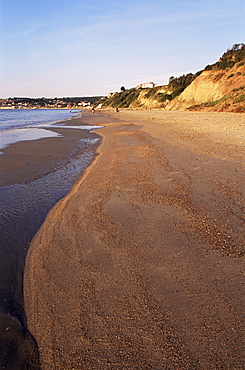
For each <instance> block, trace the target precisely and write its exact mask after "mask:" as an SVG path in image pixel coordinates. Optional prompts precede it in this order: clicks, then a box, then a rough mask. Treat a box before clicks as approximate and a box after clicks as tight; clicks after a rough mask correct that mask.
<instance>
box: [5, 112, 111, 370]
mask: <svg viewBox="0 0 245 370" xmlns="http://www.w3.org/2000/svg"><path fill="white" fill-rule="evenodd" d="M90 115H91V113H90ZM92 121H93V119H92V117H91V122H92ZM98 121H100V123H102V124H103V117H101V120H98ZM106 122H108V119H107V120H106ZM61 124H62V125H65V126H66V128H58V126H60V125H61ZM86 125H87V123H86V118H85V117H76V118H74V119H70V120H67V121H62V123H59V122H57V124H56V125H53V126H52V130H53V131H57V132H59V134H61V135H62V136H60V137H52V138H42V139H39V140H31V141H21V142H17V143H14V144H12V145H10V146H8V147H6V148H4V149H2V150H1V151H2V152H3V154H1V155H0V168H1V179H0V199H1V201H0V203H1V207H0V208H1V212H0V235H1V238H0V367H1V368H6V369H16V370H17V369H23V368H24V367H25V366H26V368H36V362H37V354H36V344H35V341H33V338H32V337H31V336H30V333H29V332H28V330H27V326H26V315H25V311H24V302H23V301H24V299H23V284H22V281H23V274H24V263H25V256H26V254H27V250H28V247H29V244H30V242H31V239H32V238H33V236H34V235H35V233H36V232H37V230H38V228H39V227H40V226H41V224H42V223H43V221H44V219H45V216H46V215H47V213H48V211H49V210H50V209H51V208H52V207H53V206H54V205H55V203H56V202H57V201H58V200H59V199H61V198H62V197H64V196H65V195H66V194H67V193H68V191H69V189H70V188H71V186H72V185H73V184H74V183H75V181H76V179H77V177H78V176H79V177H80V176H81V174H82V172H83V170H84V169H85V168H86V167H87V166H88V165H89V164H90V163H91V162H92V160H93V158H94V156H95V153H94V151H95V149H96V147H97V146H98V145H99V141H98V140H99V137H98V135H96V134H95V133H94V134H91V133H90V132H89V130H80V129H74V128H72V127H77V126H79V127H84V126H86ZM67 126H69V127H70V128H67ZM62 127H63V126H62ZM48 129H49V130H51V128H47V130H48ZM37 130H38V129H37ZM34 364H35V366H34ZM33 366H34V367H33Z"/></svg>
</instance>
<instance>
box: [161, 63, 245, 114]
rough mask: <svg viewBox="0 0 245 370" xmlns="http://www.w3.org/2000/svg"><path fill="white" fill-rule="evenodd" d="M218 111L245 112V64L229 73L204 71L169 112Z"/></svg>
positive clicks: (172, 103) (173, 103) (171, 103)
mask: <svg viewBox="0 0 245 370" xmlns="http://www.w3.org/2000/svg"><path fill="white" fill-rule="evenodd" d="M190 107H191V109H195V110H201V109H205V110H216V111H233V112H236V111H237V112H239V111H240V112H245V63H244V64H242V63H238V64H236V65H235V66H234V67H232V68H229V69H226V70H216V71H215V70H211V71H203V72H202V73H201V74H200V76H198V77H197V78H196V79H195V80H194V81H193V82H192V83H191V84H190V85H189V86H188V87H187V88H186V89H185V90H184V91H183V93H181V94H180V95H179V96H178V97H177V98H175V99H174V100H172V101H171V102H169V104H168V105H167V106H166V109H167V110H180V109H182V110H184V109H187V108H190Z"/></svg>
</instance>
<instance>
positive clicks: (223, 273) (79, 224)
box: [24, 110, 245, 369]
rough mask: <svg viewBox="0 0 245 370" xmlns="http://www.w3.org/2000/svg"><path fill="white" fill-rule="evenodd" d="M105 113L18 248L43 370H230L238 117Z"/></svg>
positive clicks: (239, 260)
mask: <svg viewBox="0 0 245 370" xmlns="http://www.w3.org/2000/svg"><path fill="white" fill-rule="evenodd" d="M108 115H109V116H110V123H108V124H106V125H105V128H103V129H102V130H100V132H99V134H100V135H101V136H102V137H103V140H102V143H101V145H100V146H99V148H98V153H99V156H97V157H96V159H95V160H94V162H93V163H92V165H90V166H89V167H88V168H87V169H86V171H85V173H84V174H83V176H82V177H81V178H80V179H79V180H78V181H77V182H76V184H75V185H74V186H73V188H72V189H71V191H70V192H69V193H68V195H67V196H66V197H65V198H63V199H62V200H60V201H59V202H58V203H57V204H56V205H55V206H54V207H53V208H52V210H51V211H50V212H49V214H48V216H47V218H46V220H45V222H44V224H43V225H42V227H41V228H40V229H39V231H38V233H37V234H36V235H35V237H34V239H33V240H32V244H31V247H30V249H29V252H28V256H27V260H26V268H25V277H24V293H25V307H26V312H27V318H28V326H29V329H30V331H31V332H32V334H33V335H34V336H35V338H36V340H37V342H38V345H39V350H40V355H41V365H42V368H43V369H59V368H60V369H61V368H62V369H71V368H73V369H81V368H86V369H106V368H111V369H113V368H114V369H122V368H128V369H142V368H148V367H149V368H169V369H190V368H191V369H200V368H201V369H202V368H203V369H207V368H211V367H212V366H215V368H217V369H221V368H231V367H232V368H242V367H243V366H244V364H245V358H244V356H245V353H244V348H243V346H242V343H243V340H244V339H245V338H244V319H245V317H244V310H243V308H244V296H243V279H244V273H245V272H244V265H243V264H244V244H243V243H244V241H243V240H242V235H243V234H242V231H244V223H243V221H242V207H244V186H243V185H244V141H243V140H244V133H245V132H244V128H245V125H244V124H245V122H244V116H243V115H238V114H235V115H234V116H233V115H232V114H223V113H221V114H220V113H216V114H215V113H212V114H207V113H196V112H178V113H177V112H162V111H147V112H146V111H135V112H134V111H129V110H127V111H126V110H125V111H121V112H119V114H116V113H114V112H110V111H109V110H106V111H104V112H102V113H100V112H99V113H97V112H96V114H95V115H94V116H88V122H90V121H91V120H92V121H93V124H94V122H96V124H97V121H98V120H99V119H100V118H101V117H104V116H107V117H108ZM242 135H243V136H242Z"/></svg>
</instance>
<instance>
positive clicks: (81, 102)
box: [0, 96, 102, 109]
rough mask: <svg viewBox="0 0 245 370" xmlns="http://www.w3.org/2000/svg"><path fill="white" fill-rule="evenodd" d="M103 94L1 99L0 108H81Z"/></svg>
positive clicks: (87, 105)
mask: <svg viewBox="0 0 245 370" xmlns="http://www.w3.org/2000/svg"><path fill="white" fill-rule="evenodd" d="M100 98H102V96H92V97H71V98H69V97H64V98H44V97H42V98H7V99H0V109H65V108H66V109H79V108H83V107H89V106H91V105H93V104H94V102H96V101H98V100H99V99H100Z"/></svg>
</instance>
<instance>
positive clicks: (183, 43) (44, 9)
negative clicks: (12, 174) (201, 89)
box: [0, 0, 245, 98]
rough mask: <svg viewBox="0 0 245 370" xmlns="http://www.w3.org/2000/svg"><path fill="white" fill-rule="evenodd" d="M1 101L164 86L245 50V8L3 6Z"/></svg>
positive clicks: (195, 3) (188, 1)
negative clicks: (234, 49)
mask: <svg viewBox="0 0 245 370" xmlns="http://www.w3.org/2000/svg"><path fill="white" fill-rule="evenodd" d="M0 6H1V15H0V17H1V34H0V48H1V49H0V57H1V59H0V83H1V85H0V97H2V98H4V97H13V96H29V97H41V96H46V97H55V96H59V97H63V96H91V95H107V94H108V93H109V92H112V91H119V90H120V87H121V86H122V85H124V86H125V87H126V88H130V87H133V86H136V85H137V84H139V83H143V82H148V81H153V82H155V83H158V84H167V83H168V79H169V77H170V76H172V75H173V76H180V75H182V74H186V73H188V72H193V73H194V72H196V71H198V70H200V69H203V68H204V67H205V66H206V65H207V64H211V63H213V62H215V61H217V59H218V58H219V57H220V56H221V55H222V54H223V52H225V51H226V50H227V49H228V48H229V47H231V46H232V45H233V44H234V43H242V42H245V21H244V19H245V1H244V0H232V1H231V0H222V1H221V0H185V1H182V0H172V1H169V0H167V1H166V0H156V1H154V0H151V1H144V0H142V1H140V0H135V1H134V0H131V1H129V0H120V1H118V0H114V1H111V0H108V1H105V0H100V1H99V0H87V1H84V0H59V1H55V0H49V1H48V0H42V1H34V0H22V1H20V0H1V5H0Z"/></svg>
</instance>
